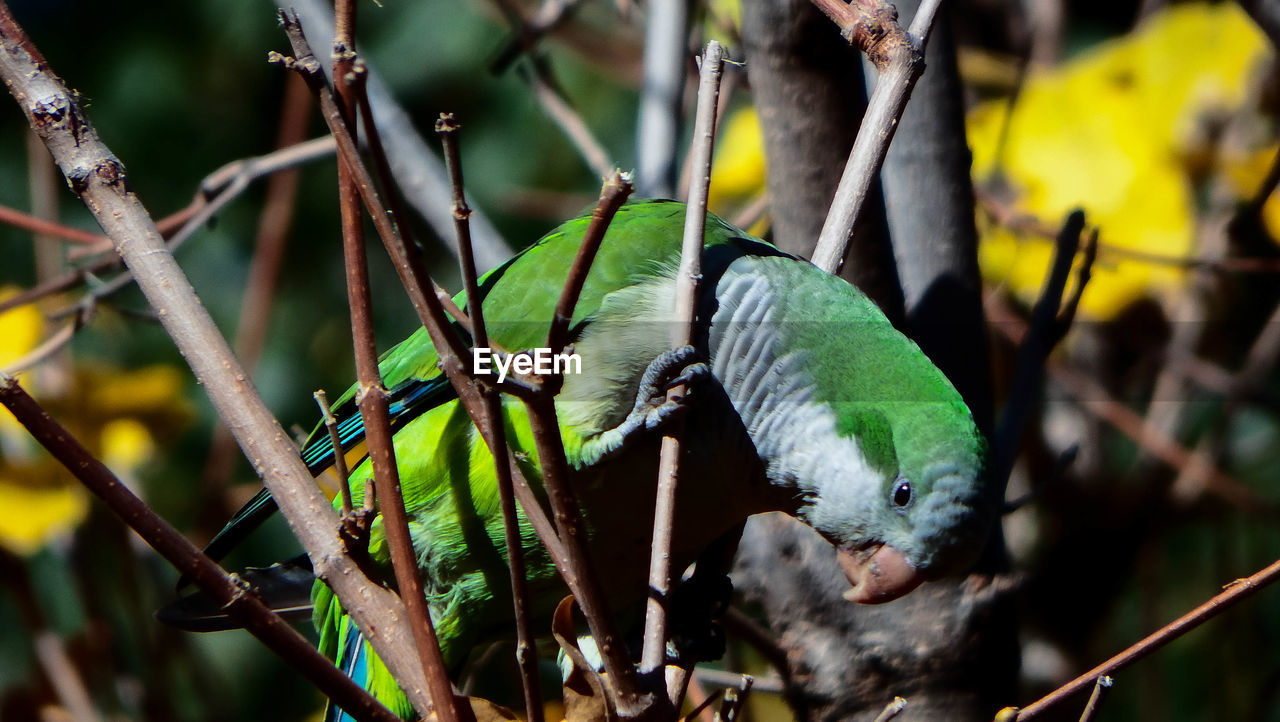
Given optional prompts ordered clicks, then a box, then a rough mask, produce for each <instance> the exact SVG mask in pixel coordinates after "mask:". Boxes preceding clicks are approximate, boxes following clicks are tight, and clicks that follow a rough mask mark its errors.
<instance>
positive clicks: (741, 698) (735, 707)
mask: <svg viewBox="0 0 1280 722" xmlns="http://www.w3.org/2000/svg"><path fill="white" fill-rule="evenodd" d="M754 684H755V678H754V677H752V676H751V675H749V674H744V675H742V680H741V681H740V682H738V687H737V688H736V689H728V690H726V691H725V693H724V704H722V705H720V719H722V720H724V722H734V720H737V719H738V715H739V714H741V713H742V710H743V709H744V708H745V705H746V703H747V695H748V694H750V693H751V687H752V685H754Z"/></svg>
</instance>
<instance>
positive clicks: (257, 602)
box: [0, 3, 398, 722]
mask: <svg viewBox="0 0 1280 722" xmlns="http://www.w3.org/2000/svg"><path fill="white" fill-rule="evenodd" d="M8 20H9V18H8V9H7V8H5V7H4V5H3V3H0V26H2V25H3V24H5V23H6V21H8ZM6 30H7V28H3V27H0V33H5V31H6ZM5 34H7V33H5ZM0 403H3V404H4V406H5V407H6V408H8V409H9V411H10V412H11V413H12V414H13V415H14V416H15V417H16V418H17V419H18V421H19V422H20V423H21V424H22V425H23V426H25V427H26V429H27V431H29V432H30V433H31V435H32V437H34V438H35V439H36V441H38V442H40V444H41V445H42V446H44V447H45V448H46V449H48V450H49V453H50V454H52V455H53V457H54V458H55V459H57V460H58V462H59V463H61V464H62V465H63V466H65V467H66V468H67V470H68V471H70V472H71V474H72V475H74V476H75V477H76V478H77V479H79V480H80V481H81V482H82V483H83V484H84V485H85V487H86V488H88V489H89V491H91V492H93V493H94V494H95V495H97V496H98V497H99V498H100V499H102V500H103V501H104V502H106V504H107V506H108V507H109V508H110V509H111V511H112V513H114V514H115V515H116V516H118V517H120V519H121V520H123V521H124V522H125V523H126V524H128V525H129V526H130V527H131V528H132V529H133V530H134V531H135V532H137V533H138V535H139V536H140V537H142V539H143V540H144V541H146V542H147V544H149V545H151V547H152V548H153V549H155V550H156V551H157V552H159V553H160V555H161V556H163V557H164V558H165V559H167V560H169V562H170V563H171V564H173V566H174V567H175V568H176V569H178V570H179V571H181V572H183V573H184V574H185V575H186V576H188V577H189V578H190V579H191V580H192V581H194V582H195V583H196V585H198V586H199V587H200V589H201V590H202V591H204V592H205V593H206V594H208V595H209V596H210V597H212V598H213V599H214V600H215V601H217V602H219V603H221V604H222V605H224V606H223V608H224V609H225V610H226V611H227V613H228V614H230V615H231V616H232V617H234V618H235V619H236V620H237V621H238V622H241V623H243V624H244V627H245V629H246V630H248V631H249V633H250V634H253V635H254V636H255V637H257V638H258V639H260V640H262V642H263V643H264V644H266V645H267V647H268V648H270V649H271V650H272V651H273V652H275V653H276V654H278V655H280V656H281V657H282V658H284V659H285V660H286V661H288V662H289V663H290V664H291V665H292V666H293V667H294V668H295V669H297V670H298V671H299V672H301V673H302V674H303V675H305V676H306V677H307V679H309V680H311V682H312V683H314V684H315V685H316V686H317V687H319V688H320V689H321V690H323V691H324V692H325V694H328V695H330V696H331V697H332V698H333V699H335V700H340V701H341V702H342V705H343V709H347V710H349V711H350V712H351V713H352V714H353V715H356V716H358V717H360V718H362V719H369V720H381V721H383V722H395V720H397V719H398V718H397V717H396V716H395V715H392V714H391V712H390V711H389V710H387V708H386V707H383V706H382V705H381V704H379V703H378V702H377V701H376V700H374V698H373V697H372V696H371V695H370V694H369V693H368V692H366V691H365V690H363V689H361V688H360V687H359V686H358V685H356V684H355V683H354V682H353V681H352V680H351V679H350V678H348V677H347V676H346V675H344V674H342V673H341V672H340V671H338V669H337V667H335V666H333V663H332V662H331V661H329V660H328V659H326V658H325V657H323V656H322V655H321V654H320V653H319V652H317V651H316V649H315V647H314V646H312V644H311V643H310V642H308V641H307V640H306V638H304V637H303V636H302V635H301V634H299V633H298V632H297V631H296V630H295V629H293V627H291V626H289V625H288V624H287V623H285V622H284V621H283V620H281V619H280V617H279V616H277V615H276V614H275V613H274V612H272V611H271V610H270V609H268V608H267V607H266V605H265V604H263V602H262V600H261V599H259V598H258V596H257V595H255V594H252V593H250V592H249V590H248V589H247V588H245V587H244V586H243V582H237V580H235V579H234V578H233V577H231V576H230V575H228V574H227V573H226V572H225V571H224V570H223V569H222V567H220V566H218V564H217V562H214V561H213V560H212V559H210V558H209V557H207V556H205V555H204V554H202V553H201V552H200V550H199V549H197V548H196V547H195V545H193V544H192V543H191V542H189V541H187V539H186V537H184V536H182V534H180V533H179V532H178V530H177V529H174V528H173V527H172V526H169V524H168V523H167V522H165V521H164V520H163V519H161V518H160V517H159V516H158V515H156V513H155V512H154V511H152V510H151V508H150V507H148V506H147V505H146V502H144V501H142V500H141V499H139V498H138V497H137V496H135V495H134V494H133V492H132V491H130V490H129V488H128V487H127V486H125V485H124V483H122V482H121V481H120V480H119V479H117V478H116V476H115V475H114V474H112V473H111V470H110V469H108V468H107V467H106V466H105V465H103V463H102V462H101V461H99V460H98V459H97V458H95V457H94V456H93V454H91V453H90V452H89V450H88V449H86V448H85V447H84V446H83V445H82V444H80V442H79V441H78V440H76V438H75V437H74V436H72V434H71V432H70V431H68V430H67V429H65V428H64V427H62V426H61V425H60V424H58V422H56V421H54V419H53V418H52V417H51V416H49V414H48V413H46V412H45V410H44V409H43V408H41V406H40V404H39V403H37V402H36V400H35V399H33V398H31V396H30V395H28V394H27V392H26V391H25V390H23V388H22V387H21V386H20V385H19V384H18V382H17V380H16V379H14V378H12V377H4V378H3V379H0Z"/></svg>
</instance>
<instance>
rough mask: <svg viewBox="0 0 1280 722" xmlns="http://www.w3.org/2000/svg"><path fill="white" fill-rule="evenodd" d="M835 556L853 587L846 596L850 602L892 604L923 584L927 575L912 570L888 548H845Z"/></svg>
mask: <svg viewBox="0 0 1280 722" xmlns="http://www.w3.org/2000/svg"><path fill="white" fill-rule="evenodd" d="M836 556H837V557H838V558H839V560H840V568H841V569H843V570H844V575H845V576H846V577H847V578H848V579H849V584H851V585H852V586H853V588H852V589H849V590H848V591H846V592H845V593H844V598H845V599H848V600H849V601H851V602H857V603H859V604H884V603H885V602H892V601H893V600H895V599H897V598H898V597H901V596H902V595H904V594H906V593H907V592H910V591H911V590H912V589H915V588H916V587H918V586H920V583H921V582H923V581H924V575H923V574H921V573H920V572H919V571H918V570H916V568H915V567H913V566H911V563H910V562H908V561H907V558H906V557H905V556H903V555H902V552H900V551H898V550H897V549H894V548H893V547H891V546H889V545H887V544H881V545H880V546H873V547H868V548H866V549H858V550H854V549H849V548H842V549H839V550H838V551H837V552H836Z"/></svg>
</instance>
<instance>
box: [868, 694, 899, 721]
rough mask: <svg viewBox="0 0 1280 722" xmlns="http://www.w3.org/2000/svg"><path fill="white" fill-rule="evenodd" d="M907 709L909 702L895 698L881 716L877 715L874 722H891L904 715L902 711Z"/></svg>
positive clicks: (881, 712) (885, 707)
mask: <svg viewBox="0 0 1280 722" xmlns="http://www.w3.org/2000/svg"><path fill="white" fill-rule="evenodd" d="M906 708H907V700H905V699H903V698H902V697H894V698H893V699H892V700H891V701H890V702H889V704H887V705H885V706H884V709H882V710H880V714H878V715H876V718H875V720H874V722H889V720H891V719H893V718H895V717H897V716H898V715H900V714H902V710H904V709H906Z"/></svg>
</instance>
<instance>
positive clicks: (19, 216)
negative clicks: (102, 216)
mask: <svg viewBox="0 0 1280 722" xmlns="http://www.w3.org/2000/svg"><path fill="white" fill-rule="evenodd" d="M0 223H3V224H6V225H10V226H13V227H14V228H21V229H23V230H25V231H31V232H32V233H38V234H40V235H42V236H55V237H57V238H61V239H62V240H64V241H69V242H71V243H79V244H95V245H96V244H99V243H101V242H103V241H105V240H107V237H106V236H101V235H98V234H97V233H91V232H89V231H82V230H80V229H79V228H72V227H70V226H64V225H62V224H61V223H54V222H53V221H47V220H45V219H43V218H38V217H36V216H33V215H31V214H29V213H23V212H22V211H20V210H17V209H16V208H10V207H8V206H0Z"/></svg>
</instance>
